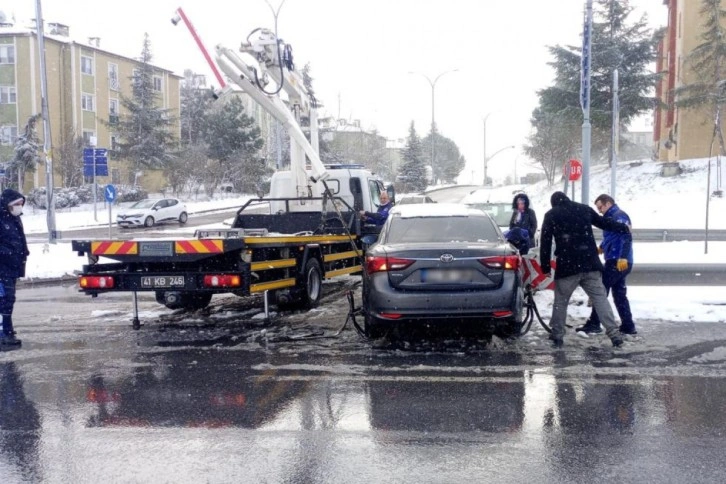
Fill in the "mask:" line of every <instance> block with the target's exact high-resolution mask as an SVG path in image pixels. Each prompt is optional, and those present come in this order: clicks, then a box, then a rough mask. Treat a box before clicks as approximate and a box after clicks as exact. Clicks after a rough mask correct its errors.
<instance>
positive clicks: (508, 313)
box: [492, 311, 514, 318]
mask: <svg viewBox="0 0 726 484" xmlns="http://www.w3.org/2000/svg"><path fill="white" fill-rule="evenodd" d="M512 314H514V313H513V312H512V311H494V313H492V316H494V317H495V318H508V317H509V316H511V315H512Z"/></svg>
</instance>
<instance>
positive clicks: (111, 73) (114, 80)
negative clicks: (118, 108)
mask: <svg viewBox="0 0 726 484" xmlns="http://www.w3.org/2000/svg"><path fill="white" fill-rule="evenodd" d="M108 88H109V89H111V90H112V91H118V89H119V84H118V65H117V64H109V65H108Z"/></svg>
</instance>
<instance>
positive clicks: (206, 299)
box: [183, 292, 212, 311]
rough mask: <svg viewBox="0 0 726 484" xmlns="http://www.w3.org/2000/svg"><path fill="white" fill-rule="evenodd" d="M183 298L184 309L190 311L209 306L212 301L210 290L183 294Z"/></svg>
mask: <svg viewBox="0 0 726 484" xmlns="http://www.w3.org/2000/svg"><path fill="white" fill-rule="evenodd" d="M184 296H185V297H184V298H183V305H184V309H188V310H190V311H196V310H198V309H204V308H206V307H207V306H209V303H210V302H211V301H212V293H211V292H203V293H200V294H185V295H184Z"/></svg>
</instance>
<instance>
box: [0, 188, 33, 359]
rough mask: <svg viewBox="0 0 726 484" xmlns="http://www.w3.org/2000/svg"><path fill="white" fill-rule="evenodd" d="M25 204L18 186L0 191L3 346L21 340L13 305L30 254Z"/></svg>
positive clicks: (10, 345)
mask: <svg viewBox="0 0 726 484" xmlns="http://www.w3.org/2000/svg"><path fill="white" fill-rule="evenodd" d="M24 206H25V197H24V196H23V195H21V194H20V193H19V192H17V191H15V190H12V189H9V188H8V189H6V190H4V191H3V192H2V195H0V316H2V333H1V334H0V349H2V347H6V348H7V347H18V346H20V344H21V341H20V340H19V339H17V338H16V337H15V330H14V329H13V306H15V281H17V280H18V278H19V277H24V276H25V262H26V261H27V260H28V255H29V254H30V252H29V251H28V243H27V241H26V239H25V231H24V230H23V222H22V221H21V220H20V215H21V214H22V213H23V207H24Z"/></svg>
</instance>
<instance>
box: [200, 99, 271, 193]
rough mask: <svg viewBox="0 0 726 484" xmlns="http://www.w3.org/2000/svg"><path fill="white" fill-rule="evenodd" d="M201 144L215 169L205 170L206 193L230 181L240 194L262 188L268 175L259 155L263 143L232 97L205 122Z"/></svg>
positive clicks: (238, 102) (240, 101)
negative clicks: (243, 191)
mask: <svg viewBox="0 0 726 484" xmlns="http://www.w3.org/2000/svg"><path fill="white" fill-rule="evenodd" d="M205 142H206V144H207V146H208V149H207V155H208V156H209V158H211V159H212V160H215V161H216V164H217V165H218V166H216V167H213V169H209V170H208V171H209V178H208V179H207V180H205V187H206V189H207V191H208V192H209V191H210V190H212V191H213V190H214V189H216V187H217V186H218V185H219V183H221V182H222V181H230V182H232V183H233V184H234V185H235V187H237V188H238V189H241V190H245V189H249V187H256V186H259V185H261V184H262V182H263V181H264V178H265V177H266V176H267V175H269V172H270V171H271V170H270V169H269V168H267V167H266V164H265V163H264V159H263V158H262V157H261V156H260V154H259V152H260V149H261V148H262V146H263V145H264V141H263V140H262V138H261V137H260V128H259V127H257V126H256V125H255V120H254V119H252V118H251V117H249V116H247V115H246V114H245V112H244V105H243V104H242V100H241V99H240V98H239V97H237V96H235V97H232V98H231V99H229V100H228V101H226V102H224V103H223V104H222V105H221V106H219V107H218V108H217V109H215V110H213V111H212V113H211V114H210V115H209V116H208V118H207V123H206V131H205Z"/></svg>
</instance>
